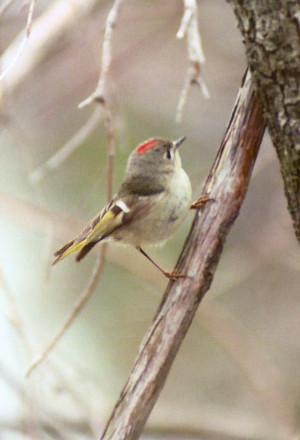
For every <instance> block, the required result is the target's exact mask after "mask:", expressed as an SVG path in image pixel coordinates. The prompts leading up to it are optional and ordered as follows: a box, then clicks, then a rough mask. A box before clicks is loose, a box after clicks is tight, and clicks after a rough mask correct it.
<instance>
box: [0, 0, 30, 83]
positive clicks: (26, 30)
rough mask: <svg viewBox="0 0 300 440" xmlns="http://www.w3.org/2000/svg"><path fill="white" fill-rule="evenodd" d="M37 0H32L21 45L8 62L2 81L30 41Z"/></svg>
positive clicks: (1, 76)
mask: <svg viewBox="0 0 300 440" xmlns="http://www.w3.org/2000/svg"><path fill="white" fill-rule="evenodd" d="M35 2H36V0H31V2H30V5H29V11H28V17H27V23H26V27H25V36H24V37H23V38H22V40H21V43H20V46H19V49H18V50H17V51H16V53H15V56H14V57H13V58H12V60H11V62H10V63H9V64H8V66H7V67H6V69H5V70H4V71H3V72H2V74H1V75H0V81H2V80H3V79H4V78H5V77H6V75H7V74H8V72H9V71H10V70H11V69H12V68H13V67H14V65H15V64H16V62H17V61H18V59H19V57H20V55H21V53H22V52H23V50H24V47H25V45H26V43H27V41H28V39H29V37H30V32H31V24H32V17H33V11H34V7H35Z"/></svg>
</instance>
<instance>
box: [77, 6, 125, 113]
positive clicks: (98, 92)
mask: <svg viewBox="0 0 300 440" xmlns="http://www.w3.org/2000/svg"><path fill="white" fill-rule="evenodd" d="M122 1H123V0H115V2H114V4H113V6H112V8H111V10H110V11H109V13H108V16H107V19H106V24H105V32H104V40H103V47H102V58H101V73H100V76H99V80H98V84H97V86H96V89H95V91H94V92H93V93H92V94H91V95H90V96H89V97H88V98H86V99H85V100H84V101H82V102H81V103H80V104H79V106H78V107H79V108H83V107H85V106H86V105H88V104H91V103H92V102H94V101H96V102H99V103H100V104H103V103H104V102H105V101H106V98H105V87H106V83H107V78H108V73H109V69H110V66H111V60H112V37H113V29H114V27H115V25H116V21H117V17H118V12H119V9H120V6H121V4H122Z"/></svg>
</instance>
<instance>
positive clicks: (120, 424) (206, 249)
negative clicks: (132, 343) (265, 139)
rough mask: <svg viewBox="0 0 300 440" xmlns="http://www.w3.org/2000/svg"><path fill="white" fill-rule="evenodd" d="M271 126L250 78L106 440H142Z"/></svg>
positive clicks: (122, 394)
mask: <svg viewBox="0 0 300 440" xmlns="http://www.w3.org/2000/svg"><path fill="white" fill-rule="evenodd" d="M264 128H265V124H264V121H263V118H262V113H261V108H260V106H259V104H258V102H257V100H256V97H255V94H254V91H253V87H252V83H251V78H250V74H249V73H248V75H247V76H246V78H245V80H244V82H243V87H242V89H241V90H240V93H239V95H238V98H237V102H236V104H235V107H234V110H233V113H232V116H231V118H230V121H229V126H228V129H227V131H226V134H225V137H224V140H223V142H222V144H221V147H220V149H219V151H218V154H217V157H216V160H215V163H214V165H213V167H212V170H211V172H210V174H209V176H208V179H207V181H206V184H205V187H204V191H203V193H205V194H208V195H209V196H210V197H211V198H213V199H214V200H215V202H214V203H211V204H207V205H206V206H205V207H204V210H203V212H202V214H201V216H200V214H199V213H196V216H195V220H194V222H193V225H192V229H191V231H190V234H189V236H188V238H187V240H186V243H185V246H184V249H183V251H182V253H181V256H180V258H179V261H178V264H177V266H176V270H177V271H178V272H179V273H186V274H187V275H188V276H187V277H186V278H184V279H181V280H177V281H176V282H170V283H169V285H168V287H167V290H166V292H165V295H164V297H163V300H162V302H161V305H160V307H159V309H158V311H157V314H156V316H155V318H154V321H153V323H152V325H151V328H150V329H149V331H148V333H147V335H146V336H145V339H144V342H143V344H142V347H141V349H140V353H139V355H138V358H137V360H136V362H135V364H134V366H133V369H132V372H131V374H130V377H129V379H128V381H127V383H126V385H125V387H124V389H123V391H122V393H121V395H120V398H119V400H118V402H117V404H116V406H115V408H114V410H113V412H112V415H111V417H110V419H109V421H108V423H107V426H106V428H105V430H104V432H103V434H102V437H101V439H102V440H107V439H110V440H113V439H114V440H117V439H118V440H120V439H122V440H129V439H130V440H131V439H137V438H138V436H139V435H140V433H141V431H142V429H143V426H144V424H145V422H146V420H147V418H148V416H149V414H150V412H151V410H152V408H153V406H154V404H155V402H156V400H157V399H158V396H159V393H160V391H161V389H162V388H163V386H164V383H165V381H166V378H167V375H168V372H169V370H170V367H171V365H172V363H173V361H174V359H175V356H176V353H177V352H178V349H179V347H180V345H181V342H182V340H183V338H184V336H185V335H186V333H187V331H188V328H189V326H190V324H191V322H192V320H193V317H194V315H195V312H196V310H197V307H198V305H199V302H200V300H201V299H202V297H203V296H204V294H205V292H206V291H207V290H208V289H209V287H210V284H211V281H212V278H213V274H214V272H215V270H216V266H217V263H218V261H219V258H220V255H221V251H222V247H223V244H224V241H225V238H226V236H227V234H228V233H229V230H230V228H231V226H232V224H233V222H234V220H235V218H236V217H237V215H238V213H239V210H240V207H241V205H242V203H243V200H244V197H245V194H246V191H247V188H248V183H249V179H250V176H251V171H252V168H253V165H254V162H255V159H256V155H257V152H258V148H259V145H260V143H261V139H262V136H263V132H264Z"/></svg>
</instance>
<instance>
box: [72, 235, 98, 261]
mask: <svg viewBox="0 0 300 440" xmlns="http://www.w3.org/2000/svg"><path fill="white" fill-rule="evenodd" d="M98 241H99V240H97V241H90V242H89V243H87V244H86V245H85V246H83V248H82V249H81V250H80V252H79V253H78V255H77V256H76V261H77V262H78V261H80V260H82V259H83V258H84V257H85V256H86V254H88V253H89V252H90V251H91V250H92V249H93V247H94V246H95V245H96V244H97V243H98Z"/></svg>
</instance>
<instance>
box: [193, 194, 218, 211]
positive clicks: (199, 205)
mask: <svg viewBox="0 0 300 440" xmlns="http://www.w3.org/2000/svg"><path fill="white" fill-rule="evenodd" d="M209 201H214V199H211V198H210V197H208V196H202V197H200V199H198V200H197V202H195V203H193V204H192V205H191V207H190V209H201V208H203V206H204V205H205V204H206V203H207V202H209Z"/></svg>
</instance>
